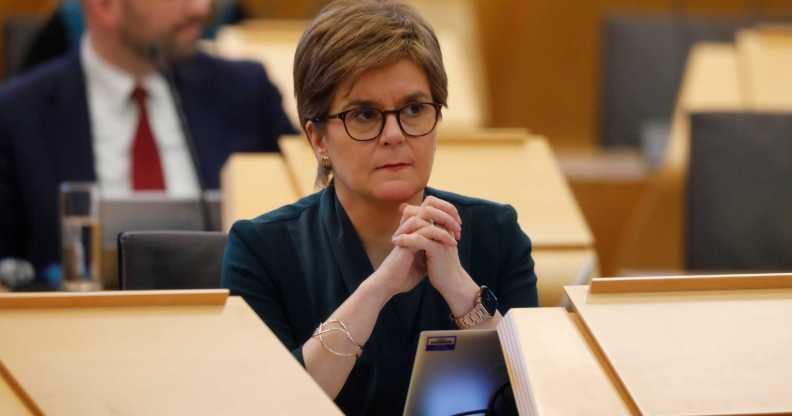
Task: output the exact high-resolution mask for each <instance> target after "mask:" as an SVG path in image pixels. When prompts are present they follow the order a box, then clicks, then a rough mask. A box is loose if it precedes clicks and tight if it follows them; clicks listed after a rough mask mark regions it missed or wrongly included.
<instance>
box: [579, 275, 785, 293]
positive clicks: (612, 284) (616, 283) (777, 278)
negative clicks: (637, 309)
mask: <svg viewBox="0 0 792 416" xmlns="http://www.w3.org/2000/svg"><path fill="white" fill-rule="evenodd" d="M747 289H792V274H727V275H703V276H694V275H689V276H659V277H609V278H605V279H592V281H591V293H637V292H682V291H700V290H747Z"/></svg>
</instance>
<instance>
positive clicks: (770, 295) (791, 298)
mask: <svg viewBox="0 0 792 416" xmlns="http://www.w3.org/2000/svg"><path fill="white" fill-rule="evenodd" d="M566 291H567V293H568V294H569V296H570V298H571V299H572V303H573V304H574V306H575V308H576V310H577V311H578V312H579V313H580V316H581V318H582V320H583V321H584V323H585V325H586V326H587V327H588V329H589V330H590V331H591V334H592V335H593V337H594V339H595V340H596V341H597V344H598V345H599V346H600V347H601V348H602V350H603V352H604V354H605V356H606V357H607V359H608V361H609V363H610V364H611V365H612V366H613V368H614V369H615V371H616V373H617V374H618V376H619V377H620V379H621V381H622V382H623V384H624V385H625V386H626V388H627V391H628V392H629V394H630V396H631V397H632V398H633V399H634V401H635V403H636V405H637V406H638V408H639V409H640V411H641V412H642V413H643V414H664V415H671V414H687V415H705V414H706V415H712V414H769V413H790V412H792V394H790V392H792V390H790V383H789V375H790V374H792V354H790V347H792V325H790V317H791V316H792V289H765V290H717V291H698V292H665V293H659V292H654V293H626V294H591V293H589V289H588V287H586V286H570V287H567V288H566Z"/></svg>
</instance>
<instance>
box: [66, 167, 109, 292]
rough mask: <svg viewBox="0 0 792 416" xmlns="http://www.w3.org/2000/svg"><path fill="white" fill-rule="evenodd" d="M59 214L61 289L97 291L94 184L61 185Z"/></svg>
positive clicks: (98, 236) (98, 235)
mask: <svg viewBox="0 0 792 416" xmlns="http://www.w3.org/2000/svg"><path fill="white" fill-rule="evenodd" d="M60 214H61V273H62V274H61V276H62V286H63V289H64V290H69V291H91V290H100V289H101V283H100V282H101V280H100V276H99V273H100V270H101V267H100V266H101V264H100V261H101V255H102V241H101V238H102V234H101V230H100V225H99V188H98V187H97V185H96V184H95V183H89V182H64V183H62V184H61V186H60Z"/></svg>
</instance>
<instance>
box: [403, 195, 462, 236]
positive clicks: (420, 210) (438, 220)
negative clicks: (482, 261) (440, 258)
mask: <svg viewBox="0 0 792 416" xmlns="http://www.w3.org/2000/svg"><path fill="white" fill-rule="evenodd" d="M435 199H436V198H435ZM437 201H440V200H439V199H437ZM412 217H419V218H421V219H423V220H425V221H429V222H431V223H434V224H435V225H438V226H440V227H443V228H445V229H446V230H448V232H449V233H451V234H453V236H454V237H455V238H456V239H457V240H458V239H460V238H462V225H461V224H460V223H459V222H457V221H456V220H455V218H456V217H452V216H451V215H449V214H448V213H447V212H445V211H443V210H441V209H438V208H435V207H434V206H431V205H422V206H420V207H417V206H415V205H407V206H404V207H403V208H402V218H401V220H400V221H399V223H400V224H404V223H406V222H407V221H408V220H409V219H410V218H412Z"/></svg>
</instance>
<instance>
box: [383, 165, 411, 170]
mask: <svg viewBox="0 0 792 416" xmlns="http://www.w3.org/2000/svg"><path fill="white" fill-rule="evenodd" d="M408 166H410V164H409V163H389V164H387V165H382V166H379V167H378V168H377V170H380V169H384V170H389V171H399V170H402V169H404V168H406V167H408Z"/></svg>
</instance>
